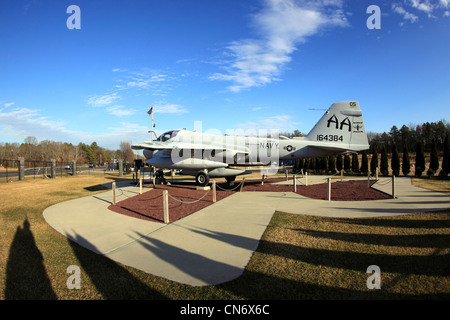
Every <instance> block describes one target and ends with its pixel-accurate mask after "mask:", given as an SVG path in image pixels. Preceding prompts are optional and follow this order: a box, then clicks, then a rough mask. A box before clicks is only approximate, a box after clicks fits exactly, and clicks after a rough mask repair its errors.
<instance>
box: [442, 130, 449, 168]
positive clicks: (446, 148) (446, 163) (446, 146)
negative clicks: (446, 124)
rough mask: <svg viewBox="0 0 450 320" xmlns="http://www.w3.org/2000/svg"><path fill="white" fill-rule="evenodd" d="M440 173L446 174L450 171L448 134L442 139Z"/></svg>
mask: <svg viewBox="0 0 450 320" xmlns="http://www.w3.org/2000/svg"><path fill="white" fill-rule="evenodd" d="M442 171H443V173H442V175H443V176H447V175H448V174H449V173H450V142H449V135H448V133H447V135H446V136H445V140H444V157H443V159H442Z"/></svg>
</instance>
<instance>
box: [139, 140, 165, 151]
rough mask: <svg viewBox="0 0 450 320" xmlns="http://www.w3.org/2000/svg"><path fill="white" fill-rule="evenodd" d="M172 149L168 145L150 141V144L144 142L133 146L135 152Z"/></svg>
mask: <svg viewBox="0 0 450 320" xmlns="http://www.w3.org/2000/svg"><path fill="white" fill-rule="evenodd" d="M168 148H169V149H172V148H171V147H170V146H168V144H167V143H164V142H159V141H150V142H143V143H137V144H133V145H132V146H131V149H133V150H142V149H146V150H164V149H168Z"/></svg>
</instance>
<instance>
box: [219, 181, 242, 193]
mask: <svg viewBox="0 0 450 320" xmlns="http://www.w3.org/2000/svg"><path fill="white" fill-rule="evenodd" d="M242 183H244V180H242V181H241V183H239V184H238V185H237V186H236V187H233V188H231V189H225V188H222V187H221V186H219V185H218V184H216V187H217V188H219V189H220V190H222V191H234V190H236V189H237V188H238V187H239V186H241V185H242Z"/></svg>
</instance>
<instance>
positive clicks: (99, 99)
mask: <svg viewBox="0 0 450 320" xmlns="http://www.w3.org/2000/svg"><path fill="white" fill-rule="evenodd" d="M116 100H120V96H119V95H118V94H117V92H114V93H111V94H105V95H94V96H89V97H88V99H87V103H88V104H90V105H91V106H93V107H104V106H106V105H109V104H111V103H113V102H114V101H116Z"/></svg>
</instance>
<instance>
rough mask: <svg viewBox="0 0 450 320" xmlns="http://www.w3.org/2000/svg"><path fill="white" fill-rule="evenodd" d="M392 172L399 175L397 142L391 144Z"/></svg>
mask: <svg viewBox="0 0 450 320" xmlns="http://www.w3.org/2000/svg"><path fill="white" fill-rule="evenodd" d="M391 167H392V174H393V175H394V176H396V177H398V176H399V175H400V157H399V155H398V150H397V144H395V143H394V144H393V145H392V162H391Z"/></svg>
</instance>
